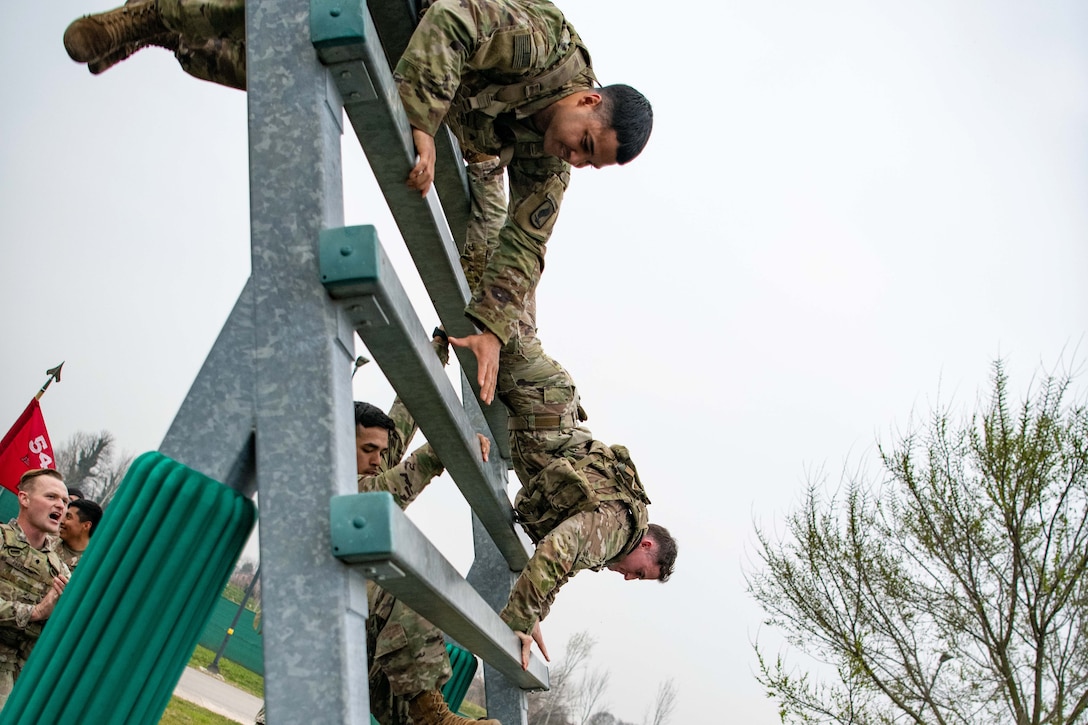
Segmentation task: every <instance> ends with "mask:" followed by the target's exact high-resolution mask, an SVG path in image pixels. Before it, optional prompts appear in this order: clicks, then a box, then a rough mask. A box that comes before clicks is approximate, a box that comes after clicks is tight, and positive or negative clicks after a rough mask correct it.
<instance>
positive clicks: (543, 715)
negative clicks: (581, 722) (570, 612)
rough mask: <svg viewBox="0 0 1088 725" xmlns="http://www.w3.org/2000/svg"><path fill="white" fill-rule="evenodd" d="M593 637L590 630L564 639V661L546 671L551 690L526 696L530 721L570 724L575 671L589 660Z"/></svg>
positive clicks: (543, 724) (556, 724) (560, 724)
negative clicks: (565, 647) (565, 640)
mask: <svg viewBox="0 0 1088 725" xmlns="http://www.w3.org/2000/svg"><path fill="white" fill-rule="evenodd" d="M594 644H596V640H594V639H593V637H592V636H590V634H589V632H577V633H575V634H573V635H571V637H570V639H569V640H567V650H566V654H565V655H564V656H563V660H562V661H561V662H559V663H558V664H556V665H554V666H552V667H551V668H550V670H549V673H548V674H549V679H550V680H551V689H549V690H547V691H545V692H539V693H534V694H532V695H530V697H529V713H528V719H529V722H531V723H533V725H571V720H570V716H571V711H572V697H573V691H574V689H575V686H576V682H577V680H576V674H577V673H578V671H579V670H581V669H582V667H583V666H584V665H585V663H586V662H587V661H588V660H589V655H590V653H591V652H592V651H593V645H594Z"/></svg>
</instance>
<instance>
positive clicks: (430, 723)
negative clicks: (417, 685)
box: [408, 690, 502, 725]
mask: <svg viewBox="0 0 1088 725" xmlns="http://www.w3.org/2000/svg"><path fill="white" fill-rule="evenodd" d="M408 712H409V713H410V714H411V716H412V722H413V723H415V725H473V723H475V725H502V723H500V722H499V721H498V720H466V719H465V718H463V717H458V716H457V715H454V714H453V713H452V712H450V709H449V708H448V707H446V701H445V700H443V699H442V693H441V692H439V691H438V690H428V691H427V692H422V693H420V694H418V695H416V696H415V697H414V698H412V700H411V702H409V703H408Z"/></svg>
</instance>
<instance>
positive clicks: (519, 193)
mask: <svg viewBox="0 0 1088 725" xmlns="http://www.w3.org/2000/svg"><path fill="white" fill-rule="evenodd" d="M571 53H581V54H582V56H583V58H584V61H585V64H586V66H585V68H584V69H583V70H581V71H580V72H579V73H578V74H577V75H576V76H575V77H574V78H573V79H572V80H570V81H568V82H567V83H564V84H563V85H560V86H558V87H557V88H552V89H543V90H541V89H531V88H529V89H526V92H525V93H524V94H523V97H522V98H520V99H519V100H516V101H505V100H495V99H494V98H491V97H490V96H489V95H488V89H489V88H490V89H494V88H496V87H499V86H508V85H510V84H518V83H522V82H524V81H526V80H531V79H534V78H540V77H541V76H543V75H544V74H545V73H546V72H548V71H551V70H553V69H555V68H556V67H557V66H558V65H559V64H560V63H561V62H562V61H563V60H564V59H566V58H567V57H568V54H571ZM589 64H590V59H589V54H588V52H587V51H586V49H585V46H584V45H583V44H582V41H581V38H579V36H578V34H577V33H576V32H575V30H574V28H573V27H572V26H571V25H570V24H569V23H567V21H566V19H565V18H564V17H563V14H562V13H561V12H560V11H559V9H558V8H556V7H555V6H554V5H553V4H551V3H550V2H547V0H531V1H530V0H456V1H453V0H439V1H438V2H437V3H435V4H434V5H433V6H432V7H431V8H430V9H428V10H427V12H426V13H425V14H424V16H423V18H422V19H421V21H420V23H419V27H418V28H417V29H416V31H415V33H413V34H412V38H411V40H410V41H409V43H408V47H407V49H406V50H405V51H404V54H403V55H402V56H401V58H400V61H399V62H398V64H397V67H396V71H395V73H394V77H395V79H396V81H397V86H398V89H399V91H400V97H401V101H402V102H403V103H404V108H405V111H406V112H407V114H408V120H409V121H410V122H411V124H412V125H413V126H414V127H416V128H419V129H420V130H422V131H425V132H427V133H429V134H431V135H434V134H435V133H436V132H437V131H438V128H439V126H440V125H441V124H442V122H443V121H445V123H446V124H447V125H448V126H449V127H450V129H451V130H452V131H453V133H454V135H455V136H457V140H458V141H459V142H460V144H461V147H462V148H463V149H466V150H469V151H475V152H479V153H483V154H490V155H497V156H500V157H501V158H502V159H503V161H504V162H506V163H507V173H508V174H509V176H510V202H509V208H510V214H509V216H508V218H507V220H506V223H505V224H504V225H503V227H502V229H501V230H500V232H499V240H498V248H497V249H496V251H495V253H494V254H493V256H492V257H491V259H490V261H489V262H488V266H487V268H486V270H485V272H484V276H483V281H482V284H481V285H479V286H478V287H477V289H476V290H474V292H473V297H472V299H471V300H470V302H469V304H468V307H467V308H466V314H467V315H468V316H469V317H470V318H472V320H473V321H474V322H475V323H476V324H477V325H479V326H480V327H481V328H482V329H487V330H490V331H491V332H493V333H495V335H497V336H498V338H499V339H500V340H502V341H503V342H504V343H505V342H506V341H507V340H509V339H510V337H511V335H512V334H513V331H514V328H515V325H516V324H517V319H518V316H519V315H520V313H521V311H522V310H523V309H524V308H525V305H526V302H527V297H528V295H529V294H531V292H532V290H533V289H534V288H535V287H536V283H537V281H538V280H539V279H540V274H541V272H542V271H543V269H544V251H545V244H546V243H547V241H548V238H549V237H550V236H551V233H552V228H553V226H554V225H555V220H556V217H557V216H558V212H559V205H560V203H561V202H562V200H563V194H564V192H565V191H566V188H567V185H568V184H569V183H570V164H568V163H567V162H566V161H563V160H562V159H559V158H556V157H554V156H548V155H546V154H545V153H544V150H543V135H542V134H541V133H540V132H539V131H538V130H537V129H536V127H535V126H534V125H533V123H532V120H531V118H530V117H531V116H532V114H534V113H536V112H537V111H539V110H541V109H543V108H546V107H548V106H549V105H551V104H552V103H554V102H555V101H557V100H559V99H561V98H563V97H565V96H568V95H570V94H571V93H575V92H577V91H580V90H586V89H590V88H593V87H594V85H595V83H596V77H595V76H594V75H593V70H592V67H591V66H590V65H589ZM481 94H482V95H481Z"/></svg>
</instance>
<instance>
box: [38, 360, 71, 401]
mask: <svg viewBox="0 0 1088 725" xmlns="http://www.w3.org/2000/svg"><path fill="white" fill-rule="evenodd" d="M62 367H64V361H63V360H61V362H60V365H58V366H56V367H55V368H49V369H48V370H46V371H45V374H46V375H48V376H49V377H48V378H46V379H45V385H43V386H42V389H41V390H39V391H38V394H37V395H35V396H34V400H41V399H42V396H43V395H45V390H46V388H48V387H49V386H50V385H51V384H52V383H53V381H54V380H56V381H57V382H58V383H59V382H60V369H61V368H62Z"/></svg>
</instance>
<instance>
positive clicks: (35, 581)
mask: <svg viewBox="0 0 1088 725" xmlns="http://www.w3.org/2000/svg"><path fill="white" fill-rule="evenodd" d="M0 536H2V537H3V542H2V543H3V549H2V550H0V644H2V645H7V646H8V647H10V648H12V649H17V650H18V652H19V654H20V656H22V657H26V656H27V655H28V654H29V653H30V649H31V647H33V646H34V643H35V642H37V640H38V636H39V635H40V634H41V632H42V625H43V623H42V622H31V621H30V615H31V611H32V610H33V609H34V606H35V605H36V604H37V603H38V602H40V601H41V600H42V598H43V597H44V596H45V595H46V593H47V592H48V591H49V588H50V587H51V586H52V585H53V577H55V576H69V575H70V574H71V571H69V569H68V567H67V566H66V565H65V564H64V562H62V561H61V560H60V558H59V557H58V556H57V555H56V554H55V553H53V552H52V551H49V550H45V551H43V550H41V549H35V548H34V547H33V546H31V545H30V544H29V543H28V542H27V540H26V535H25V534H24V533H23V530H22V529H21V528H20V527H19V524H18V523H14V524H0Z"/></svg>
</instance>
